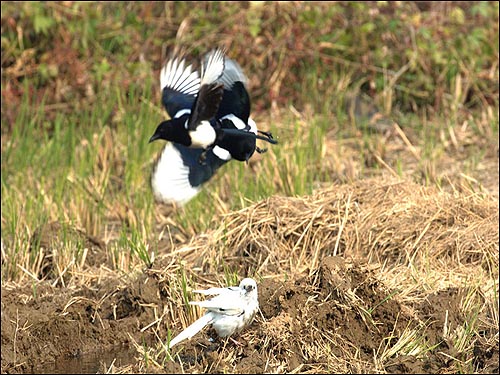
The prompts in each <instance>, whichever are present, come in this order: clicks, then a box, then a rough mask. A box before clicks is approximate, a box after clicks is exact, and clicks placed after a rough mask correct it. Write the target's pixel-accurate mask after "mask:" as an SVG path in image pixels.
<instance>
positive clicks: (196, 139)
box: [189, 121, 216, 148]
mask: <svg viewBox="0 0 500 375" xmlns="http://www.w3.org/2000/svg"><path fill="white" fill-rule="evenodd" d="M189 135H190V136H191V147H195V148H207V147H208V146H210V145H212V144H213V143H214V142H215V137H216V134H215V129H214V128H213V126H212V125H210V123H209V122H208V121H202V122H201V124H200V125H198V127H197V128H196V130H194V131H191V132H189Z"/></svg>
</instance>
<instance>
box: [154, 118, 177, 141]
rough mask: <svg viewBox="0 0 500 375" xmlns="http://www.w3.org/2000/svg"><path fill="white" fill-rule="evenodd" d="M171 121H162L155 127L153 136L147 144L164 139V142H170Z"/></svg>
mask: <svg viewBox="0 0 500 375" xmlns="http://www.w3.org/2000/svg"><path fill="white" fill-rule="evenodd" d="M172 125H173V124H172V121H171V120H167V121H163V122H161V123H160V125H158V126H157V127H156V130H155V132H154V134H153V135H152V136H151V138H149V143H151V142H153V141H156V140H157V139H164V140H165V141H170V140H171V139H170V134H171V133H172Z"/></svg>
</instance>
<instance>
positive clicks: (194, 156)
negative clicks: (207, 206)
mask: <svg viewBox="0 0 500 375" xmlns="http://www.w3.org/2000/svg"><path fill="white" fill-rule="evenodd" d="M246 82H247V79H246V77H245V75H244V74H243V72H242V70H241V67H240V66H239V65H238V64H237V63H236V62H235V61H233V60H231V59H229V58H227V57H226V56H225V55H224V53H223V52H222V51H221V50H220V49H216V50H213V51H211V52H209V53H208V54H207V55H206V56H205V57H204V59H203V62H202V66H201V78H200V77H199V75H198V72H197V71H196V70H194V69H193V67H192V65H188V66H186V61H185V59H181V58H179V57H173V58H171V59H170V60H169V61H168V62H167V63H166V64H165V66H164V67H163V69H162V70H161V74H160V84H161V87H162V103H163V105H164V107H165V109H166V110H167V113H168V114H169V116H170V120H167V121H163V122H161V123H160V125H158V127H157V128H156V131H155V133H154V134H153V136H152V137H151V138H150V140H149V142H152V141H155V140H157V139H163V140H166V141H169V142H167V144H166V145H165V146H164V148H163V150H162V151H161V154H160V156H159V158H158V159H157V161H156V163H155V166H154V168H153V173H152V178H151V185H152V188H153V193H154V195H155V197H156V198H157V199H158V200H160V201H163V202H177V203H180V204H183V203H186V202H187V201H189V200H190V199H191V198H193V197H194V196H195V195H196V194H197V193H198V192H199V191H200V189H201V186H202V184H203V183H205V182H206V181H208V180H209V179H210V178H211V177H212V176H213V175H214V173H215V172H216V171H217V169H219V168H220V167H221V166H222V165H224V164H225V163H226V162H228V161H229V160H231V159H236V160H239V161H248V160H249V159H250V157H251V156H252V155H253V153H254V152H255V151H257V152H259V153H262V152H265V151H266V150H265V149H260V148H258V147H257V146H256V140H257V139H262V140H265V141H267V142H269V143H272V144H276V143H277V141H276V140H275V139H274V138H273V137H272V134H271V133H268V132H262V131H259V130H257V126H256V124H255V122H254V121H253V120H252V119H251V118H250V97H249V95H248V92H247V90H246ZM259 133H260V134H262V135H259Z"/></svg>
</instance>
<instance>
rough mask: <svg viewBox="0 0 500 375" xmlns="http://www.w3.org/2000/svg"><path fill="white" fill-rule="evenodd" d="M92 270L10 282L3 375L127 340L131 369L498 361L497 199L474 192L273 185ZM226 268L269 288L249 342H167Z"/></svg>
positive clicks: (473, 367) (487, 366)
mask: <svg viewBox="0 0 500 375" xmlns="http://www.w3.org/2000/svg"><path fill="white" fill-rule="evenodd" d="M52 233H55V236H56V237H57V233H60V231H59V230H54V231H52ZM92 246H93V252H98V251H99V249H101V251H104V250H102V248H101V247H100V246H99V245H98V242H95V241H94V242H93V243H92ZM87 272H88V275H86V277H85V278H84V279H85V280H86V282H85V285H75V283H69V285H68V286H67V287H62V286H61V287H55V286H53V285H55V284H54V283H51V281H50V280H47V281H44V282H39V283H36V284H35V283H34V284H33V285H23V286H21V285H11V284H8V285H3V286H2V316H1V322H2V353H1V356H2V367H1V370H2V372H29V371H37V369H38V368H39V367H38V366H39V365H40V364H42V363H43V362H50V361H54V360H56V359H58V358H60V357H61V356H63V357H79V356H82V355H85V354H87V353H92V352H96V351H104V350H107V349H109V348H112V347H116V346H117V345H118V346H119V347H121V346H123V345H125V346H132V347H134V346H135V347H136V348H137V354H136V358H135V359H134V363H133V364H131V365H130V366H128V367H124V368H121V369H119V371H121V372H145V371H147V372H170V373H174V372H212V373H213V372H237V373H239V372H241V373H243V372H245V373H262V372H266V373H269V372H281V373H283V372H317V373H332V372H357V373H361V372H400V373H416V372H418V373H434V372H457V371H475V372H480V373H490V372H498V307H497V303H496V302H495V301H497V299H495V298H496V297H495V296H496V293H497V292H496V291H497V290H498V284H497V281H496V280H495V279H494V278H492V277H491V275H497V277H498V202H496V201H492V200H490V199H488V198H484V197H480V196H477V195H468V196H465V195H457V196H453V195H450V194H446V193H441V192H439V191H437V190H435V189H431V188H423V187H421V186H417V185H413V184H411V183H406V182H401V181H392V182H390V183H380V182H378V181H376V180H372V181H365V182H359V183H357V184H353V185H340V186H334V187H331V188H327V189H323V190H320V191H318V192H317V193H315V194H313V195H311V196H309V197H303V198H290V197H276V196H275V197H271V198H269V199H266V200H264V201H261V202H258V203H256V204H254V205H251V206H249V207H247V208H245V209H243V210H240V211H238V212H233V213H230V214H229V215H227V216H225V217H223V218H221V224H220V227H219V228H217V229H216V230H214V231H212V232H208V233H205V234H200V235H199V236H196V237H195V238H193V239H192V240H191V242H190V243H189V244H187V245H185V246H181V247H178V248H175V249H173V251H171V252H168V253H167V252H165V253H163V254H159V255H158V256H157V258H156V260H155V262H154V264H153V265H152V267H151V268H149V269H143V270H133V271H132V272H130V273H129V274H125V275H120V274H118V273H116V272H112V270H110V269H109V267H107V266H103V265H95V266H92V267H89V269H88V270H87ZM232 275H237V277H234V279H238V280H237V281H239V279H241V278H242V277H244V276H251V277H254V278H256V279H257V280H258V287H259V303H260V308H261V314H258V316H257V318H256V320H255V322H254V323H253V324H252V325H251V327H249V328H248V329H247V330H245V331H244V332H242V334H241V335H240V336H238V337H236V339H237V340H238V341H239V342H240V343H241V345H239V346H237V345H234V344H233V343H231V342H227V341H225V340H220V339H218V338H217V337H216V334H215V333H214V332H213V330H211V329H206V330H204V331H202V332H201V333H199V334H198V335H196V336H195V337H194V338H192V339H191V340H188V341H185V342H183V343H182V344H180V345H178V347H175V348H174V350H173V352H172V353H167V351H166V350H165V349H164V346H165V344H166V342H167V337H168V335H169V334H170V335H175V334H177V333H178V332H179V331H180V330H182V329H183V328H184V327H186V326H187V325H188V324H190V322H192V321H193V320H194V319H196V318H197V317H198V316H199V313H200V312H199V311H198V310H194V309H190V308H189V306H188V305H187V303H186V299H190V298H191V297H193V296H192V295H191V292H190V291H191V289H195V288H198V287H203V288H205V287H210V286H216V285H225V284H227V283H228V281H227V280H229V279H231V278H232ZM233 281H234V280H233ZM57 285H61V284H57ZM117 350H120V349H117ZM123 350H125V349H123ZM170 355H173V357H171V356H170ZM107 365H109V363H108V364H107ZM104 370H105V368H103V371H104ZM115 370H117V369H115Z"/></svg>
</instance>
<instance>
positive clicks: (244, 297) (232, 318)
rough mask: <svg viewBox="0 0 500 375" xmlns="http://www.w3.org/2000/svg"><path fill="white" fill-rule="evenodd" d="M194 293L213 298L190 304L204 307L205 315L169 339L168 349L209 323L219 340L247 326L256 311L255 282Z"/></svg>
mask: <svg viewBox="0 0 500 375" xmlns="http://www.w3.org/2000/svg"><path fill="white" fill-rule="evenodd" d="M194 292H195V293H200V294H204V295H215V297H213V298H211V299H209V300H205V301H191V302H189V304H190V305H198V306H201V307H204V308H205V309H207V312H206V313H205V314H204V315H203V316H202V317H201V318H199V319H198V320H196V321H195V322H194V323H192V324H191V325H190V326H189V327H187V328H186V329H185V330H183V331H182V332H181V333H179V334H178V335H177V336H176V337H174V338H173V339H172V340H170V343H169V346H168V347H169V348H172V347H173V346H174V345H176V344H178V343H179V342H181V341H182V340H186V339H190V338H191V337H193V336H194V335H196V334H197V333H198V332H199V331H201V330H202V329H203V328H204V327H205V326H206V325H208V324H212V327H213V328H214V329H215V331H216V332H217V335H219V337H229V336H231V335H232V334H234V333H238V332H240V331H241V330H242V329H243V328H245V327H246V326H248V325H250V324H251V323H252V321H253V319H254V318H255V314H256V313H257V311H258V309H259V301H258V298H257V283H256V282H255V280H254V279H250V278H246V279H243V280H241V282H240V285H239V286H231V287H228V288H210V289H207V290H194Z"/></svg>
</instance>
